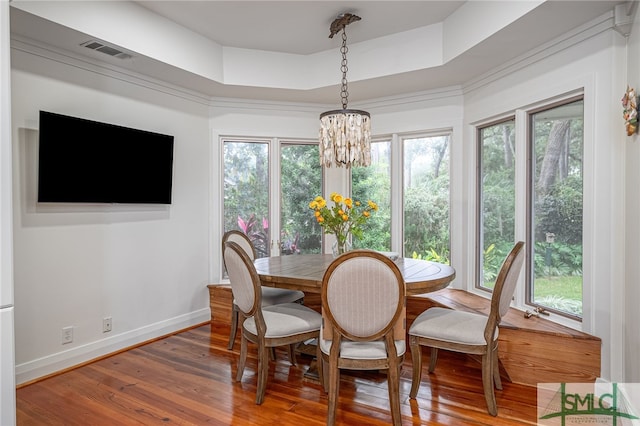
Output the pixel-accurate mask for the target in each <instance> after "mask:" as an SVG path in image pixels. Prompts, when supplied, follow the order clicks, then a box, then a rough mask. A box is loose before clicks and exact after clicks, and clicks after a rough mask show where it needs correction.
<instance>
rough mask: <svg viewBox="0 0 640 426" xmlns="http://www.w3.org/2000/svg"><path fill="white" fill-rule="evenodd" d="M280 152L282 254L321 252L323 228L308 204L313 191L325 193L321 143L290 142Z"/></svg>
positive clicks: (280, 242)
mask: <svg viewBox="0 0 640 426" xmlns="http://www.w3.org/2000/svg"><path fill="white" fill-rule="evenodd" d="M280 153H281V155H280V194H281V196H280V239H279V246H280V254H281V255H289V254H310V253H320V252H321V248H322V247H321V245H322V227H321V226H319V225H318V223H317V221H316V220H315V219H314V218H313V215H310V214H309V207H308V204H309V197H310V194H321V193H322V168H321V167H320V165H319V164H318V144H311V143H306V144H304V143H298V144H295V143H286V144H283V145H282V146H281V149H280Z"/></svg>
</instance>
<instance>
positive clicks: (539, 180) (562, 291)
mask: <svg viewBox="0 0 640 426" xmlns="http://www.w3.org/2000/svg"><path fill="white" fill-rule="evenodd" d="M516 116H517V117H519V118H518V119H514V118H508V119H505V120H503V121H500V122H494V123H491V124H488V125H486V126H483V127H480V128H479V129H478V150H477V152H478V175H477V181H478V203H477V205H478V240H479V250H478V258H477V264H478V271H477V272H478V273H477V276H478V279H477V281H476V287H477V288H480V289H484V290H489V291H490V290H491V289H492V288H493V284H494V281H495V279H496V276H497V273H498V271H499V268H500V266H501V263H502V260H503V259H504V257H505V256H506V254H507V253H508V251H509V250H510V249H511V247H512V246H513V244H514V242H515V240H516V239H524V240H525V241H526V243H527V274H526V289H525V291H524V296H521V298H520V303H525V304H528V305H533V306H536V307H538V308H542V309H546V310H548V311H553V312H555V313H558V314H562V315H564V316H567V317H570V318H573V319H577V320H579V319H580V318H582V250H583V245H582V218H583V215H582V209H583V193H582V185H583V163H582V159H583V126H584V120H583V100H582V99H578V100H576V99H575V98H573V99H568V100H566V101H564V102H559V103H554V104H552V105H548V106H545V107H541V108H538V109H536V110H533V111H528V112H527V111H521V112H519V113H518V114H517V115H516ZM518 126H522V127H521V128H520V129H521V130H524V129H525V128H526V129H527V131H520V132H517V131H516V129H517V128H518ZM516 134H517V135H520V136H519V137H520V139H518V137H516ZM516 164H520V165H521V167H520V168H517V167H516ZM520 169H522V170H520ZM525 169H526V170H525ZM518 170H520V173H518ZM517 229H520V230H521V231H520V234H521V235H520V236H519V237H518V238H516V230H517ZM525 229H526V235H525V232H524V230H525Z"/></svg>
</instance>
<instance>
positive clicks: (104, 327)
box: [102, 317, 111, 333]
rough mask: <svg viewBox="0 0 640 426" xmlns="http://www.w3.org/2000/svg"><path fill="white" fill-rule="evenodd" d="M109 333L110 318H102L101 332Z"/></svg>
mask: <svg viewBox="0 0 640 426" xmlns="http://www.w3.org/2000/svg"><path fill="white" fill-rule="evenodd" d="M110 331H111V317H104V318H102V332H103V333H108V332H110Z"/></svg>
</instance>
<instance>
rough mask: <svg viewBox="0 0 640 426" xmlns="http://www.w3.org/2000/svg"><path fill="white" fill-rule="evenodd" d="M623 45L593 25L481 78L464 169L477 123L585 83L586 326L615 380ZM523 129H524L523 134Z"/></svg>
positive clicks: (470, 113)
mask: <svg viewBox="0 0 640 426" xmlns="http://www.w3.org/2000/svg"><path fill="white" fill-rule="evenodd" d="M621 45H623V40H622V39H621V37H620V36H619V35H618V34H617V33H615V32H613V31H604V32H601V33H598V31H595V32H594V35H593V37H592V38H591V39H589V40H588V41H586V42H581V43H579V44H577V45H575V46H571V47H556V48H557V49H558V51H557V52H556V53H555V54H553V55H551V56H548V57H544V56H539V57H535V56H532V57H531V58H530V59H529V63H527V64H526V66H525V67H521V69H519V70H517V71H514V72H510V73H505V74H504V75H502V76H501V78H499V79H495V80H493V81H492V82H491V83H488V84H483V83H482V82H479V83H478V84H476V86H475V87H474V88H473V89H472V90H470V91H468V92H466V93H465V102H464V104H465V112H464V119H465V125H466V126H467V127H466V128H465V134H464V140H465V144H466V145H467V153H468V155H469V157H467V170H470V173H469V174H468V176H467V181H468V182H473V180H474V179H475V177H474V176H473V174H474V172H473V170H474V168H473V166H474V164H475V156H474V153H475V145H474V144H475V142H474V139H475V127H474V126H473V123H475V122H476V121H479V120H487V119H489V118H491V117H498V116H501V115H503V114H507V113H511V114H513V113H514V112H515V111H516V110H517V109H520V108H528V107H530V106H532V105H536V104H538V103H540V102H543V101H545V100H551V99H553V98H554V97H555V96H557V95H559V94H563V93H571V92H575V91H579V90H582V89H583V88H584V115H585V137H584V144H585V145H584V167H585V169H584V173H585V176H584V218H585V221H584V260H583V262H584V268H583V273H584V306H583V311H584V318H585V319H584V322H583V324H582V330H584V331H586V332H588V333H591V334H594V335H596V336H598V337H600V338H602V342H603V346H602V376H603V377H605V378H608V379H611V380H618V381H620V380H622V379H623V378H624V372H623V362H622V359H621V357H620V352H621V351H619V350H617V349H616V348H619V347H621V345H622V336H621V332H622V330H623V327H624V323H623V317H622V315H621V314H620V313H621V312H622V309H621V308H622V303H623V302H622V301H623V297H622V294H623V291H624V280H623V279H624V275H623V273H622V271H623V267H624V266H623V259H624V221H623V219H624V209H623V206H624V194H623V190H622V188H623V185H624V175H623V168H622V167H621V164H623V162H624V157H623V155H624V145H623V144H622V143H621V129H622V126H621V120H620V114H621V108H620V103H619V99H620V97H621V96H622V93H624V89H623V84H622V78H621V77H622V76H621V72H620V71H616V69H618V70H620V69H621V64H622V61H623V59H622V58H621V57H620V55H619V51H620V46H621ZM612 65H613V66H612ZM516 66H517V65H516ZM616 67H617V68H616ZM524 136H525V135H524V134H522V133H521V139H520V140H519V141H520V142H523V138H524ZM519 146H522V145H519ZM516 149H518V147H517V148H516ZM520 149H522V148H520ZM522 171H523V170H520V172H522ZM469 188H470V191H473V188H475V185H473V184H470V185H469ZM471 207H472V206H471ZM474 214H475V211H474V210H473V208H470V209H469V211H468V218H469V220H468V221H467V223H473V222H472V220H471V218H473V217H474ZM518 215H519V217H521V220H520V223H521V224H524V219H525V210H524V208H521V209H519V210H518ZM516 233H517V235H518V237H519V238H525V231H524V227H523V226H520V227H519V228H518V229H517V231H516ZM472 234H473V233H470V235H469V238H470V240H471V239H472V238H473V237H472ZM471 241H472V240H471ZM470 264H471V259H469V265H470ZM467 273H473V270H472V269H468V270H467Z"/></svg>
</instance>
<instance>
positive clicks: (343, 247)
mask: <svg viewBox="0 0 640 426" xmlns="http://www.w3.org/2000/svg"><path fill="white" fill-rule="evenodd" d="M351 248H352V246H351V242H350V241H349V240H347V241H345V242H344V243H342V244H338V241H334V242H333V245H332V246H331V253H333V257H338V256H340V255H341V254H343V253H346V252H348V251H349V250H351Z"/></svg>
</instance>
